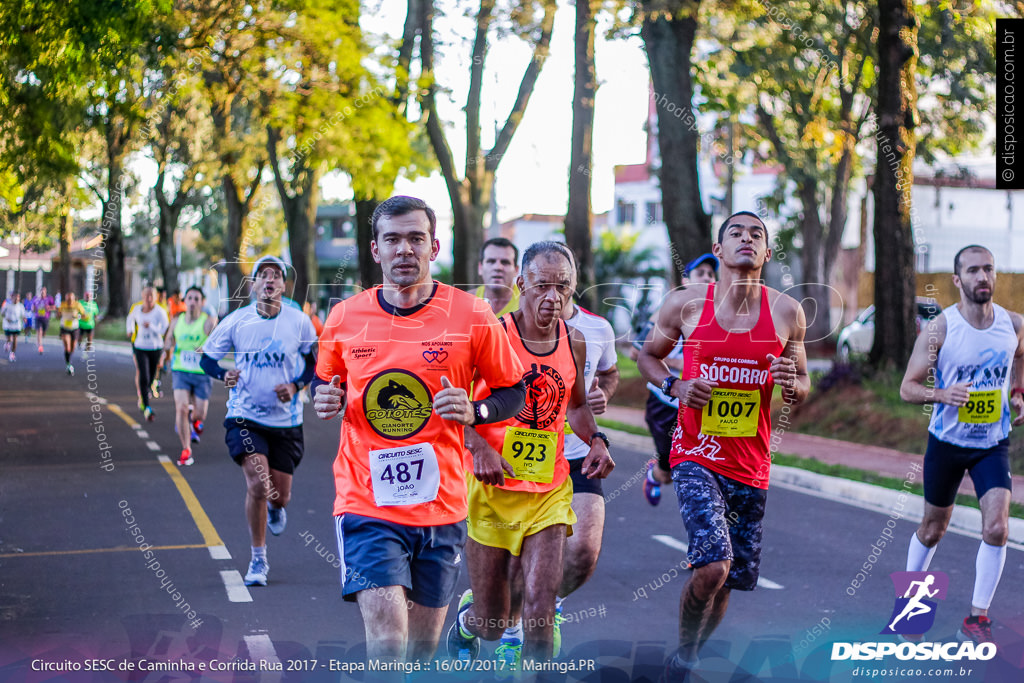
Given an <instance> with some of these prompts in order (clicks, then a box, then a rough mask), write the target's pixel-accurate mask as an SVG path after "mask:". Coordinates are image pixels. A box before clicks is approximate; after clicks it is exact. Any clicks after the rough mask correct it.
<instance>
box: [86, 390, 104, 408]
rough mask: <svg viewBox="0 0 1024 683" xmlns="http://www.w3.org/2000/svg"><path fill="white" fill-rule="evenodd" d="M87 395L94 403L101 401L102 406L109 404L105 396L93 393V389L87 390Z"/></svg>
mask: <svg viewBox="0 0 1024 683" xmlns="http://www.w3.org/2000/svg"><path fill="white" fill-rule="evenodd" d="M85 395H86V396H87V397H88V398H89V400H90V401H92V402H93V403H99V404H100V405H101V406H105V405H107V399H105V398H103V397H102V396H97V395H96V394H94V393H92V392H91V391H87V392H85Z"/></svg>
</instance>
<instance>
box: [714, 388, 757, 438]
mask: <svg viewBox="0 0 1024 683" xmlns="http://www.w3.org/2000/svg"><path fill="white" fill-rule="evenodd" d="M760 413H761V392H760V391H759V390H758V389H751V390H749V391H745V390H742V389H712V390H711V399H710V400H709V401H708V404H707V405H706V406H704V413H703V419H702V420H701V426H700V431H701V433H703V434H708V435H710V436H754V435H756V434H757V420H758V418H759V417H760Z"/></svg>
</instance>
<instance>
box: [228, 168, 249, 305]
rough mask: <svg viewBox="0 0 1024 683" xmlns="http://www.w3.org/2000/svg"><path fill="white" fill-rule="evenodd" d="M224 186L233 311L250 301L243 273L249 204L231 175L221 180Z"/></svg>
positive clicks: (230, 302)
mask: <svg viewBox="0 0 1024 683" xmlns="http://www.w3.org/2000/svg"><path fill="white" fill-rule="evenodd" d="M221 183H222V185H223V187H224V205H225V208H226V209H227V225H225V226H224V274H225V275H226V276H227V278H228V311H229V312H230V311H233V310H235V309H236V308H238V307H240V306H244V305H245V304H247V303H248V302H249V287H248V286H247V283H246V282H245V276H244V274H243V273H242V267H241V261H242V260H244V259H245V254H242V253H241V248H242V230H243V227H244V225H245V217H246V216H247V215H248V214H249V206H248V204H247V203H246V202H245V201H243V199H242V198H241V197H240V196H239V188H238V185H236V184H235V181H234V179H233V178H232V177H231V176H230V175H225V176H224V177H223V179H222V181H221Z"/></svg>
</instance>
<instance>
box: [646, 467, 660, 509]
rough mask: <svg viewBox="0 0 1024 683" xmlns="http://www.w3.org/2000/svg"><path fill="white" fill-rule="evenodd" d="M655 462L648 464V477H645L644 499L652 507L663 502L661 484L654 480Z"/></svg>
mask: <svg viewBox="0 0 1024 683" xmlns="http://www.w3.org/2000/svg"><path fill="white" fill-rule="evenodd" d="M654 464H655V463H654V461H653V460H651V461H650V462H649V463H647V476H646V477H644V498H646V499H647V502H648V503H650V504H651V505H657V504H658V503H660V502H661V483H659V482H658V481H657V480H656V479H655V478H654Z"/></svg>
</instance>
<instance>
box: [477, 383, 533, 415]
mask: <svg viewBox="0 0 1024 683" xmlns="http://www.w3.org/2000/svg"><path fill="white" fill-rule="evenodd" d="M477 403H483V404H484V405H486V406H487V410H488V415H487V419H486V420H483V421H482V422H481V423H480V424H487V423H490V422H501V421H502V420H507V419H508V418H510V417H512V416H513V415H515V414H516V413H518V412H519V411H520V410H522V409H523V406H524V405H525V404H526V385H525V384H523V380H519V381H518V382H516V383H515V384H513V385H512V386H510V387H501V388H500V389H494V390H492V391H491V395H490V396H488V397H487V398H485V399H484V400H482V401H477Z"/></svg>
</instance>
